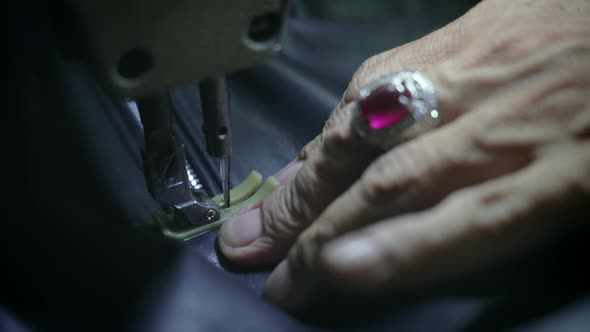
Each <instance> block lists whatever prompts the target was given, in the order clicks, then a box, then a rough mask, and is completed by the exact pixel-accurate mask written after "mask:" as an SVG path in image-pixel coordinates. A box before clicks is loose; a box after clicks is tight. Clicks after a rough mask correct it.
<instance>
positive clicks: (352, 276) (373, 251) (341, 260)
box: [322, 238, 383, 284]
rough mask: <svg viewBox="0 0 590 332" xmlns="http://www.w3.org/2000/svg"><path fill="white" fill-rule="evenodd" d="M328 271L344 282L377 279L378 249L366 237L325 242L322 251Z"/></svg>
mask: <svg viewBox="0 0 590 332" xmlns="http://www.w3.org/2000/svg"><path fill="white" fill-rule="evenodd" d="M322 259H323V261H324V264H325V265H324V266H325V267H326V268H327V270H328V272H329V273H331V274H333V275H334V276H336V277H337V278H338V279H339V280H341V281H344V282H345V283H352V284H357V283H362V282H365V281H366V282H370V281H377V279H379V278H380V277H381V275H382V272H383V271H382V270H383V269H382V260H381V254H380V250H379V248H378V246H377V245H375V243H374V242H373V241H370V240H368V239H363V238H360V239H346V238H344V239H340V240H337V241H334V242H332V243H329V244H327V245H326V246H325V247H324V249H323V252H322Z"/></svg>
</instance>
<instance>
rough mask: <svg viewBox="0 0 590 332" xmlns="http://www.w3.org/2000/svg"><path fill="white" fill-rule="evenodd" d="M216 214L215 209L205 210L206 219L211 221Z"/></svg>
mask: <svg viewBox="0 0 590 332" xmlns="http://www.w3.org/2000/svg"><path fill="white" fill-rule="evenodd" d="M216 216H217V212H215V210H209V211H207V220H209V221H211V220H213V219H214V218H215V217H216Z"/></svg>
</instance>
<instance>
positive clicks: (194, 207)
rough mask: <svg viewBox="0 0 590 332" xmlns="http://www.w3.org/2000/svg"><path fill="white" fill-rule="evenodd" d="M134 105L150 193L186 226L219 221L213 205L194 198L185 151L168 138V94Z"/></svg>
mask: <svg viewBox="0 0 590 332" xmlns="http://www.w3.org/2000/svg"><path fill="white" fill-rule="evenodd" d="M137 106H138V110H139V114H140V118H141V121H142V123H143V131H144V137H145V138H144V140H145V151H144V168H145V169H144V172H145V177H146V182H147V185H148V189H149V190H150V192H151V194H152V195H153V196H154V198H155V199H156V200H157V201H159V202H160V203H161V204H162V205H164V206H165V207H173V208H174V209H175V210H176V211H177V212H178V214H180V215H181V216H182V217H183V220H184V221H185V222H186V223H187V224H191V225H204V224H207V223H210V222H213V221H216V220H219V218H220V212H219V209H218V208H217V206H216V205H215V204H212V203H205V202H200V201H198V200H197V199H196V198H195V195H193V192H192V189H191V185H190V181H189V176H188V174H187V163H186V155H185V153H184V148H183V146H182V144H180V143H178V142H176V141H175V140H174V138H173V137H172V135H171V130H172V122H171V117H170V100H169V95H168V94H166V93H163V94H155V95H152V96H149V97H145V98H140V99H138V100H137Z"/></svg>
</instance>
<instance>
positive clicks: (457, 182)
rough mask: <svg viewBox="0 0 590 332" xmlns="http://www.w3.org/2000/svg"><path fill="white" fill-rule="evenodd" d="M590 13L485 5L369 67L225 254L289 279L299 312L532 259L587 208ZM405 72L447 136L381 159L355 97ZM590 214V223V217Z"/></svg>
mask: <svg viewBox="0 0 590 332" xmlns="http://www.w3.org/2000/svg"><path fill="white" fill-rule="evenodd" d="M588 17H590V2H588V1H584V0H575V1H574V0H572V1H568V2H567V3H566V2H563V1H558V0H536V1H526V0H487V1H484V2H482V3H481V4H480V5H478V6H477V7H475V8H474V9H473V10H472V11H470V12H469V13H467V14H466V15H464V16H463V17H462V18H460V19H459V20H457V21H455V22H453V23H452V24H450V25H448V26H446V27H444V28H442V29H440V30H438V31H436V32H434V33H432V34H430V35H428V36H426V37H424V38H422V39H420V40H417V41H415V42H413V43H410V44H407V45H404V46H402V47H399V48H396V49H393V50H390V51H388V52H385V53H382V54H379V55H377V56H375V57H373V58H371V59H369V60H367V61H366V62H365V63H364V64H363V65H362V66H361V67H360V68H359V70H358V71H357V73H356V74H355V75H354V77H353V79H352V82H351V84H350V85H349V88H348V89H347V91H346V93H345V95H344V97H343V99H342V101H341V103H340V104H339V105H338V107H337V109H336V110H335V112H334V113H333V115H332V116H331V118H330V120H329V121H328V122H327V123H326V127H325V129H324V131H323V133H322V134H321V135H320V136H318V138H316V139H315V140H314V141H313V142H311V143H310V144H308V145H307V146H306V147H305V148H304V149H303V151H302V153H301V156H300V158H299V159H298V161H296V162H294V163H292V164H291V165H289V166H288V167H287V168H285V169H284V170H283V171H282V172H281V173H280V174H279V179H280V180H281V181H282V183H284V185H283V186H282V187H281V188H280V189H279V190H278V191H277V192H275V193H274V194H273V195H272V196H271V197H269V198H268V199H267V200H265V201H264V202H263V203H262V204H261V205H260V206H259V207H256V208H254V209H251V210H249V211H247V212H245V213H243V214H241V215H239V216H237V217H236V218H235V219H234V220H233V221H231V222H230V223H228V224H226V225H224V226H223V228H222V231H221V236H220V241H219V244H220V248H221V250H222V252H223V253H224V254H225V255H226V256H227V257H228V258H229V259H230V260H233V261H235V262H238V263H243V264H272V263H277V262H279V261H280V260H282V259H284V258H285V257H286V256H287V254H288V259H287V260H285V261H284V262H283V263H281V264H280V265H279V267H277V269H276V270H275V271H274V272H273V274H272V275H271V277H270V278H269V281H268V282H267V285H266V287H265V294H266V295H267V296H268V297H269V298H270V299H271V300H273V301H275V302H277V303H279V304H281V305H283V306H286V307H291V308H292V307H296V306H298V305H301V304H303V303H304V302H305V301H307V300H309V298H310V297H312V296H313V294H311V293H312V292H314V291H315V290H314V289H313V285H314V284H315V283H317V282H321V281H323V282H330V283H331V284H332V285H334V286H335V287H337V288H342V289H347V290H349V291H355V292H375V291H381V290H395V289H408V288H414V287H418V286H421V285H424V284H428V283H431V282H433V281H435V280H445V279H449V278H453V277H456V276H458V275H460V274H465V273H469V272H473V271H475V270H477V269H479V268H482V267H485V266H487V265H489V264H492V263H495V262H499V261H502V260H503V259H506V258H508V257H514V256H518V255H520V254H522V253H525V252H528V251H531V250H534V249H535V248H536V247H537V246H539V245H541V244H542V243H544V242H546V241H551V240H553V239H555V238H556V237H559V236H560V235H562V234H563V233H564V232H565V231H567V230H568V229H570V228H572V227H576V224H579V223H580V222H581V221H586V222H587V221H588V220H587V219H588V218H587V217H586V220H583V219H582V218H583V216H581V215H577V216H576V213H577V212H579V211H580V207H583V205H584V203H586V204H587V203H588V201H589V199H590V140H589V138H590V95H589V94H588V91H590V61H589V59H590V38H588V36H589V34H590V19H589V18H588ZM401 69H413V70H419V71H421V72H423V73H424V74H425V75H426V76H428V77H429V78H430V79H431V80H432V81H433V82H434V83H435V85H436V87H437V93H438V98H439V108H440V111H441V116H442V119H441V120H442V124H443V125H442V126H441V127H440V128H439V129H437V130H434V131H432V132H430V133H427V134H425V135H423V136H420V137H418V138H415V139H413V140H411V141H409V142H407V143H405V144H402V145H400V146H397V147H395V148H393V149H391V150H389V151H386V152H385V153H383V154H382V155H380V156H377V155H375V154H372V153H371V152H369V150H367V149H366V148H365V147H364V146H363V144H361V142H359V141H358V139H357V138H356V136H355V134H354V131H353V129H352V127H351V125H350V123H351V113H352V110H353V108H354V106H355V105H354V97H355V96H356V94H357V93H358V91H359V89H360V88H361V87H363V86H364V85H366V84H367V83H368V82H370V81H372V80H374V79H376V78H378V77H380V76H382V75H383V74H386V73H390V72H394V71H397V70H401ZM586 215H587V214H586Z"/></svg>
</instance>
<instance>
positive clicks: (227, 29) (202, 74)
mask: <svg viewBox="0 0 590 332" xmlns="http://www.w3.org/2000/svg"><path fill="white" fill-rule="evenodd" d="M67 3H69V4H70V5H71V8H69V12H71V13H73V15H74V16H76V17H75V18H74V21H75V22H79V24H80V25H81V26H80V29H79V30H80V31H81V33H80V38H81V40H80V42H81V43H82V48H83V49H84V51H85V52H82V54H83V55H85V56H86V62H87V63H88V64H89V65H90V67H91V70H92V71H93V72H94V73H95V74H96V77H97V78H98V80H99V81H100V82H101V83H102V85H103V87H105V88H106V90H107V92H108V93H109V94H110V95H111V96H113V97H116V98H133V99H135V100H136V101H137V109H138V113H139V116H140V118H141V122H142V124H143V128H144V141H145V151H144V172H145V177H146V182H147V185H148V188H149V190H150V192H151V194H152V196H153V197H154V198H155V199H156V200H158V201H159V202H160V203H161V204H162V206H163V208H165V209H166V208H170V207H172V208H173V209H175V210H177V211H178V212H179V215H181V216H182V217H183V219H185V221H186V223H187V224H189V225H202V224H207V223H211V222H214V221H216V220H219V218H220V211H219V208H218V206H217V205H215V204H210V203H206V202H203V201H199V200H198V199H197V198H196V197H199V191H200V190H201V189H202V188H199V187H198V184H193V182H195V181H194V177H191V175H192V174H194V173H191V168H190V166H189V165H188V164H187V161H186V158H185V153H184V148H183V146H182V144H181V143H180V142H177V141H176V140H175V138H174V137H173V136H172V130H171V128H172V116H171V110H170V100H169V96H168V91H169V89H170V88H173V87H174V86H177V85H181V84H187V83H194V82H197V81H200V90H201V99H202V102H203V120H204V121H203V122H204V129H205V136H206V139H207V149H208V152H209V153H210V155H211V156H213V157H216V158H219V159H220V175H221V178H222V183H223V192H224V202H225V204H224V205H223V207H224V208H228V207H229V205H230V204H229V203H230V201H231V198H230V194H229V192H230V191H229V188H230V181H229V173H230V172H229V165H230V162H229V157H230V154H231V131H230V126H229V96H228V89H227V83H226V81H225V79H224V78H223V77H224V75H226V74H228V73H230V72H233V71H236V70H238V69H242V68H246V67H250V66H253V65H255V64H258V63H260V62H262V61H263V60H265V59H267V58H268V57H270V56H271V55H273V54H275V53H276V52H277V51H279V49H280V43H279V39H280V35H281V32H282V27H283V22H284V19H285V16H286V13H287V3H288V0H216V1H205V0H153V1H143V0H123V1H121V0H67Z"/></svg>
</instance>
